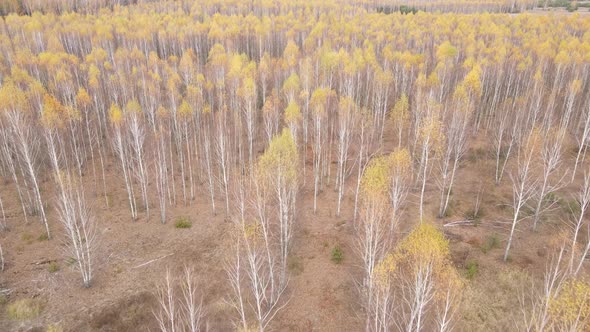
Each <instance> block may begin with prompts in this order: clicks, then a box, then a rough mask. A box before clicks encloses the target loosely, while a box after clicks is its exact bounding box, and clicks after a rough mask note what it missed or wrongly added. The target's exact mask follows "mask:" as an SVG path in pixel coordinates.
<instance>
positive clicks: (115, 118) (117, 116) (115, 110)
mask: <svg viewBox="0 0 590 332" xmlns="http://www.w3.org/2000/svg"><path fill="white" fill-rule="evenodd" d="M109 120H110V121H111V123H112V124H113V126H115V127H119V126H120V125H121V124H122V123H123V111H121V108H120V107H119V106H117V104H115V103H112V104H111V108H109Z"/></svg>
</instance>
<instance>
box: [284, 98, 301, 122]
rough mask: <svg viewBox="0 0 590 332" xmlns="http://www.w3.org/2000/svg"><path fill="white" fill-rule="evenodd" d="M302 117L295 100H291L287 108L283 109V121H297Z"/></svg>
mask: <svg viewBox="0 0 590 332" xmlns="http://www.w3.org/2000/svg"><path fill="white" fill-rule="evenodd" d="M302 119H303V117H302V116H301V111H300V110H299V105H297V102H295V101H291V102H290V103H289V105H287V108H286V109H285V122H286V123H289V124H290V123H298V122H299V121H301V120H302Z"/></svg>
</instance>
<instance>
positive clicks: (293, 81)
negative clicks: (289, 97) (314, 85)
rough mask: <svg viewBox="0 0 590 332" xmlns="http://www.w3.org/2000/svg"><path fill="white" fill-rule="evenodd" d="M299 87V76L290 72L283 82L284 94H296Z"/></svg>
mask: <svg viewBox="0 0 590 332" xmlns="http://www.w3.org/2000/svg"><path fill="white" fill-rule="evenodd" d="M299 89H300V82H299V76H298V75H297V74H296V73H292V74H291V75H290V76H289V78H287V79H286V80H285V82H284V83H283V92H284V93H286V94H291V93H293V94H296V93H297V92H298V91H299Z"/></svg>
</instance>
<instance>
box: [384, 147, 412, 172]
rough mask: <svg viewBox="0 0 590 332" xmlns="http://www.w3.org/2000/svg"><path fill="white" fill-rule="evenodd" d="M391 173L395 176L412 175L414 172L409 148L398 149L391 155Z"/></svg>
mask: <svg viewBox="0 0 590 332" xmlns="http://www.w3.org/2000/svg"><path fill="white" fill-rule="evenodd" d="M389 163H390V167H391V173H392V175H394V176H401V177H410V176H411V174H412V158H411V156H410V152H409V151H408V150H407V149H397V150H395V151H393V152H392V153H391V154H390V155H389Z"/></svg>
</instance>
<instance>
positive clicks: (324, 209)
mask: <svg viewBox="0 0 590 332" xmlns="http://www.w3.org/2000/svg"><path fill="white" fill-rule="evenodd" d="M385 145H386V146H391V145H392V144H391V143H388V142H386V144H385ZM385 152H387V151H385ZM571 157H572V156H571V155H568V158H571ZM564 164H565V165H571V164H572V163H570V160H567V161H566V162H564ZM117 166H118V165H117V164H112V165H108V167H107V170H106V172H107V174H108V178H107V184H108V185H107V188H108V194H107V197H108V201H109V206H108V207H107V206H106V204H105V199H104V197H103V196H102V194H101V189H100V185H98V186H96V185H95V183H94V180H93V178H92V172H89V174H87V175H86V176H85V177H86V178H87V181H88V187H89V188H98V190H97V191H96V192H93V191H90V193H89V195H91V196H90V197H93V199H92V200H93V201H94V204H93V209H92V210H93V212H94V214H95V215H96V217H97V222H98V226H99V234H100V250H99V251H98V252H99V258H100V261H99V262H98V264H97V268H96V273H95V278H94V282H93V284H92V287H90V288H89V289H85V288H83V287H82V285H81V282H80V278H79V275H78V273H77V272H76V271H75V270H74V267H73V266H71V263H70V262H69V261H68V260H67V259H65V257H67V256H64V252H63V245H62V243H63V242H62V240H63V234H62V233H61V232H60V227H61V225H60V224H59V221H58V220H57V216H56V214H55V212H54V211H53V210H54V209H53V208H52V206H48V211H51V212H50V214H49V216H48V217H49V221H50V226H51V229H52V230H53V233H54V238H53V239H51V240H45V239H43V237H42V236H41V235H42V234H43V233H44V232H43V227H42V225H41V223H40V222H38V218H37V217H30V218H29V223H28V224H26V223H25V222H24V220H23V217H22V212H21V210H20V208H19V205H18V201H17V197H16V194H15V195H14V196H15V197H6V198H5V205H6V212H7V216H8V225H9V226H10V229H9V230H8V231H6V232H2V233H0V243H1V244H2V248H3V249H4V257H5V261H6V268H5V271H4V272H0V289H9V290H11V293H10V294H9V295H8V296H6V297H4V298H3V299H2V301H0V331H44V329H45V327H47V326H49V325H51V324H53V325H59V326H61V327H63V328H64V330H65V331H146V330H156V327H157V325H156V321H155V319H154V316H153V310H154V308H155V297H154V292H155V287H156V285H158V284H160V283H161V282H162V281H163V279H164V276H165V273H166V269H168V268H169V269H171V271H173V272H174V273H177V272H180V271H181V269H182V267H183V265H191V266H194V267H195V271H196V272H197V274H198V275H199V285H200V287H201V292H202V294H203V296H204V298H203V303H205V309H206V312H207V321H208V326H209V328H210V330H214V331H227V330H230V329H231V327H232V318H234V317H236V315H235V313H234V312H233V311H232V310H233V309H232V308H231V307H230V306H229V305H228V304H227V302H226V294H227V292H228V283H227V279H226V274H225V271H224V262H225V261H226V259H227V256H226V255H228V253H229V250H228V248H229V247H230V245H231V243H230V236H229V235H228V234H229V229H230V226H231V223H230V221H229V219H228V218H226V215H225V213H224V211H223V204H222V202H223V201H222V200H223V198H222V197H218V198H217V199H218V203H219V204H218V206H219V207H220V209H218V211H217V214H216V215H214V214H213V213H212V211H211V207H210V204H209V202H208V200H207V197H208V196H207V194H206V191H205V190H206V189H205V186H204V185H202V186H200V187H199V191H198V192H197V195H196V199H195V200H194V201H192V202H190V205H188V206H186V207H185V206H183V204H182V196H181V192H180V191H179V195H180V196H179V200H178V206H177V207H174V208H170V209H169V211H168V222H167V223H166V224H161V223H160V222H159V221H158V215H157V213H158V211H157V209H155V208H154V209H153V210H152V216H151V218H150V219H149V220H147V219H146V216H145V212H144V213H141V214H140V218H139V220H137V221H132V220H131V217H130V213H129V209H128V205H127V200H126V192H125V189H124V186H123V185H122V184H121V180H120V179H119V175H118V171H117V169H118V168H117ZM494 167H495V160H494V158H493V156H492V154H491V153H490V151H489V143H488V142H487V141H486V140H481V139H480V140H474V141H473V143H472V144H471V148H470V150H469V151H468V153H467V154H466V156H465V157H464V161H463V165H462V167H461V169H460V170H459V171H458V175H457V181H456V185H455V187H454V189H453V195H452V205H451V208H450V212H449V213H448V215H447V216H446V217H445V218H443V219H437V218H435V217H434V216H436V214H437V208H438V197H439V196H438V195H439V191H438V189H437V187H436V184H435V183H436V182H435V181H434V178H432V180H431V181H430V182H429V185H428V187H427V193H426V195H427V196H426V197H427V198H428V199H427V202H426V206H425V211H427V213H426V215H427V216H430V220H431V221H432V222H434V223H435V224H437V225H438V226H440V229H442V230H443V231H444V233H445V234H446V236H447V237H448V239H449V240H450V243H451V251H452V257H453V263H454V265H455V267H456V268H457V269H458V270H459V271H460V272H461V274H462V275H463V276H464V277H465V279H466V283H467V289H466V291H465V292H464V294H463V295H464V296H463V308H462V309H461V311H460V314H459V316H458V317H457V323H456V327H457V329H458V330H460V331H507V330H510V329H511V328H510V327H511V326H513V323H514V319H518V318H519V317H518V316H517V315H518V294H519V292H521V291H524V290H525V288H526V287H528V286H530V285H531V284H530V282H531V277H529V276H532V279H533V280H534V279H539V278H542V275H543V272H544V270H545V266H546V264H547V261H548V259H549V258H550V256H551V250H550V247H551V241H552V239H554V238H555V232H556V229H557V228H558V227H559V228H563V227H562V226H563V225H562V223H563V222H565V219H566V218H567V214H566V213H565V212H564V211H565V210H564V209H563V208H559V207H558V209H557V210H555V211H553V212H551V213H548V214H547V215H546V216H545V218H544V222H543V224H542V225H541V227H540V229H539V230H538V231H537V232H532V231H531V230H530V227H531V223H530V221H529V220H524V221H523V222H521V223H520V224H519V226H518V233H517V235H516V238H515V242H514V246H513V248H512V250H511V254H510V259H509V261H508V262H503V261H502V254H503V249H504V246H505V240H506V236H507V233H508V224H507V220H509V216H510V213H511V208H510V206H509V204H510V203H511V201H512V197H511V191H510V188H511V183H510V179H509V177H508V174H506V175H505V176H504V179H503V180H502V183H501V184H500V185H499V186H496V185H495V184H494V181H493V174H494ZM509 168H510V164H509V166H508V169H507V171H508V170H509ZM434 171H436V169H434ZM582 173H583V172H582ZM434 174H435V173H434V172H433V175H434ZM307 175H308V178H307V184H306V186H304V187H303V188H302V190H301V192H300V196H299V199H298V209H297V211H298V215H297V220H296V225H295V236H294V241H293V247H292V254H291V257H290V258H289V264H288V265H289V270H290V281H289V285H288V290H287V293H286V294H285V300H287V301H288V303H287V304H286V306H285V308H284V309H283V310H281V311H280V312H279V314H278V315H277V316H276V318H275V319H274V321H273V322H272V324H271V326H270V327H271V329H272V330H276V331H360V330H362V329H363V319H362V311H361V310H360V303H359V300H358V299H359V296H358V295H357V294H358V292H357V289H356V282H357V281H358V280H359V278H360V277H361V267H360V260H359V256H358V254H357V251H356V249H355V248H356V246H355V237H354V227H353V226H354V224H353V207H354V188H355V185H356V172H353V173H352V175H351V176H350V178H349V182H348V185H347V195H346V196H345V198H344V202H343V210H342V213H341V214H340V216H335V206H336V203H335V201H336V193H335V192H334V190H333V181H331V182H330V183H329V184H326V186H325V188H324V190H323V192H321V193H320V195H319V196H318V209H317V212H316V213H314V212H313V188H312V184H311V181H312V180H311V177H310V175H311V166H310V165H308V171H307ZM580 181H581V179H578V180H577V182H574V183H573V184H572V185H570V186H568V187H567V188H563V189H562V190H561V191H560V193H559V194H558V195H559V197H560V198H562V200H563V201H568V200H571V195H570V193H573V192H575V190H576V189H577V185H579V182H580ZM0 185H1V186H2V187H3V188H2V192H4V193H6V192H9V193H10V192H15V191H14V188H13V185H12V183H11V182H4V183H1V184H0ZM52 187H53V186H52V185H51V184H50V183H49V179H45V182H44V183H43V184H42V188H52ZM115 188H116V189H115ZM310 188H311V189H310ZM177 189H178V188H177ZM42 195H43V196H44V197H46V198H47V201H49V202H53V201H54V199H52V197H54V196H55V195H54V193H53V192H50V191H47V190H46V191H44V192H43V193H42ZM477 197H480V199H481V214H480V215H481V216H480V218H479V219H478V220H477V222H475V223H472V224H467V225H460V226H452V227H450V226H447V227H445V226H443V225H444V224H447V223H449V222H453V221H461V220H465V219H466V215H467V214H468V213H469V211H471V210H473V208H474V206H475V203H476V200H477ZM49 204H50V205H51V204H52V203H49ZM151 204H152V206H153V207H156V206H157V204H156V199H155V197H154V198H153V200H152V202H151ZM179 217H188V218H189V219H190V221H191V222H192V227H191V228H188V229H177V228H175V227H174V222H175V220H176V219H177V218H179ZM417 221H418V196H417V192H416V191H414V192H411V193H410V195H409V197H408V202H407V204H406V209H405V212H404V214H403V217H402V219H401V223H400V229H399V232H400V237H401V236H403V234H404V233H406V232H407V231H408V230H410V229H411V228H412V226H413V225H415V224H416V222H417ZM337 245H338V246H340V247H341V248H342V250H343V252H344V259H343V261H342V262H341V263H340V264H336V263H334V262H333V261H332V260H331V251H332V249H333V248H334V247H335V246H337ZM56 269H57V271H56ZM22 298H34V299H35V301H38V303H40V304H41V305H42V306H41V307H42V309H41V313H40V315H39V316H38V317H37V318H34V319H28V320H11V319H9V318H8V317H7V310H6V307H7V305H8V304H9V303H13V302H14V301H16V300H18V299H22Z"/></svg>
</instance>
